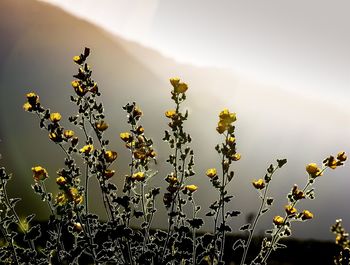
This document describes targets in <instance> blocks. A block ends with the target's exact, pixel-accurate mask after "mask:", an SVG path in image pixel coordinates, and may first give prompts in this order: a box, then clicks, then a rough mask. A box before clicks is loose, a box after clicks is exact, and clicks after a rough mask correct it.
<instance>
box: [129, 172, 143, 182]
mask: <svg viewBox="0 0 350 265" xmlns="http://www.w3.org/2000/svg"><path fill="white" fill-rule="evenodd" d="M131 178H132V179H133V180H137V181H143V180H145V172H142V171H140V172H136V173H134V174H133V175H132V177H131Z"/></svg>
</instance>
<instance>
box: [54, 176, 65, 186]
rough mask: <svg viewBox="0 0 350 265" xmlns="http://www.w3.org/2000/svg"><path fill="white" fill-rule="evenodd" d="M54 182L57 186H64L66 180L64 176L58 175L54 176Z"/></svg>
mask: <svg viewBox="0 0 350 265" xmlns="http://www.w3.org/2000/svg"><path fill="white" fill-rule="evenodd" d="M56 183H57V184H58V185H59V186H64V185H66V183H67V180H66V179H65V178H64V177H62V176H59V177H58V178H56Z"/></svg>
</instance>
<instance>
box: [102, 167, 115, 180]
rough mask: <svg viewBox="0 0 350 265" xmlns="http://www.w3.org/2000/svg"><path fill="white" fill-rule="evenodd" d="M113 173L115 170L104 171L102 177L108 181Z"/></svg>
mask: <svg viewBox="0 0 350 265" xmlns="http://www.w3.org/2000/svg"><path fill="white" fill-rule="evenodd" d="M114 173H115V170H112V169H106V170H105V172H104V173H103V175H104V176H105V177H106V179H110V178H111V177H113V175H114Z"/></svg>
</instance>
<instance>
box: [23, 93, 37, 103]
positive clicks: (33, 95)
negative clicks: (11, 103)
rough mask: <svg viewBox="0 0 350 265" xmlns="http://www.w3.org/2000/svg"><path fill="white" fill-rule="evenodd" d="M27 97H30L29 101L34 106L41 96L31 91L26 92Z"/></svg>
mask: <svg viewBox="0 0 350 265" xmlns="http://www.w3.org/2000/svg"><path fill="white" fill-rule="evenodd" d="M26 97H27V99H28V102H29V103H30V104H31V105H32V106H33V105H34V106H35V105H36V104H38V103H39V96H38V95H37V94H35V93H34V92H30V93H28V94H26Z"/></svg>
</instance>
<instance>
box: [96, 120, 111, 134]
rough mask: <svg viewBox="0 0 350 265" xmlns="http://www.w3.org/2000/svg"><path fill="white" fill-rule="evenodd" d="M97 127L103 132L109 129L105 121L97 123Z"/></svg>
mask: <svg viewBox="0 0 350 265" xmlns="http://www.w3.org/2000/svg"><path fill="white" fill-rule="evenodd" d="M95 126H96V128H97V130H99V131H101V132H103V131H105V130H107V128H108V124H107V123H106V122H105V121H99V122H96V123H95Z"/></svg>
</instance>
